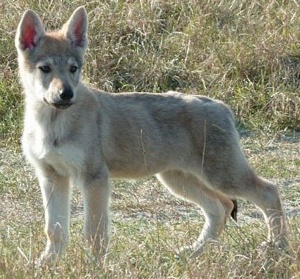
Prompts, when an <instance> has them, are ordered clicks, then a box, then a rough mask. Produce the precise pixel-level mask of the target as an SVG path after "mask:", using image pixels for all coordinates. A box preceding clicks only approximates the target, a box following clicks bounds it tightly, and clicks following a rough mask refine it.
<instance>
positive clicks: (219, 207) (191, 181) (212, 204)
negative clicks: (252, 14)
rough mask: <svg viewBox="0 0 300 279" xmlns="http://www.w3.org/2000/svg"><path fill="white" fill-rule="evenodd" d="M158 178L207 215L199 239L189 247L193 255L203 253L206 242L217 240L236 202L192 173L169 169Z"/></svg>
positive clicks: (177, 194) (173, 191)
mask: <svg viewBox="0 0 300 279" xmlns="http://www.w3.org/2000/svg"><path fill="white" fill-rule="evenodd" d="M157 178H158V179H159V180H160V181H161V182H162V183H163V184H164V185H165V186H166V187H167V188H169V189H170V191H171V192H172V193H173V194H174V195H176V196H178V197H181V198H182V199H185V200H188V201H191V202H193V203H195V204H197V205H198V206H200V207H201V209H202V211H203V213H204V216H205V224H204V226H203V229H202V231H201V233H200V235H199V237H198V239H197V241H196V242H195V243H193V244H192V245H191V246H189V247H187V249H188V250H191V252H192V255H200V254H202V253H203V249H204V246H205V243H207V242H210V241H215V240H217V238H218V235H219V233H220V232H221V230H222V229H223V227H224V225H225V222H226V219H227V217H228V216H230V214H231V212H232V210H233V208H234V203H233V202H232V201H231V200H230V199H228V198H226V197H225V196H221V195H219V194H218V193H216V192H213V191H212V190H210V189H208V188H207V187H206V186H205V184H204V183H203V182H202V181H200V180H199V179H198V178H196V177H195V176H193V175H191V174H185V173H183V172H181V171H167V172H163V173H160V174H158V175H157Z"/></svg>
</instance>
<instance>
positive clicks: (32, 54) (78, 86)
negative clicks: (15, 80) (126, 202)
mask: <svg viewBox="0 0 300 279" xmlns="http://www.w3.org/2000/svg"><path fill="white" fill-rule="evenodd" d="M86 47H87V15H86V11H85V9H84V8H83V7H80V8H78V9H77V10H76V11H75V12H74V13H73V15H72V16H71V18H70V19H69V21H68V22H67V23H66V24H65V25H64V27H63V28H62V29H61V30H59V31H56V32H51V33H46V32H45V31H44V28H43V25H42V23H41V20H40V19H39V17H38V16H37V15H36V14H35V13H34V12H32V11H30V10H29V11H26V12H25V13H24V15H23V17H22V19H21V21H20V24H19V26H18V29H17V35H16V48H17V50H18V61H19V68H20V77H21V81H22V84H23V87H24V90H25V94H26V95H25V96H26V110H25V127H24V133H23V138H22V144H23V149H24V153H25V154H26V156H27V158H28V160H29V161H30V162H31V163H32V165H33V166H34V167H35V170H36V174H37V176H38V179H39V183H40V187H41V191H42V196H43V203H44V207H45V218H46V225H45V232H46V235H47V246H46V249H45V251H44V253H43V255H42V258H41V260H42V261H44V260H49V259H53V258H55V257H56V256H57V255H59V254H61V252H62V251H63V249H64V247H65V246H66V244H67V242H68V240H69V214H70V213H69V212H70V206H69V199H70V192H71V187H70V185H72V184H76V185H78V186H79V187H80V189H81V191H82V194H83V198H84V218H85V223H84V232H85V237H86V239H87V241H88V243H89V246H90V247H91V248H92V250H93V251H94V252H95V254H96V255H97V256H98V255H101V254H103V253H105V252H106V249H107V245H108V241H109V237H108V230H109V205H108V203H109V196H110V182H109V181H110V179H111V178H139V177H143V176H149V175H156V176H157V177H158V179H159V180H160V181H161V182H162V183H163V184H165V185H166V186H167V187H168V188H169V189H170V191H171V192H173V193H174V194H175V195H177V196H179V197H181V198H184V199H186V200H189V201H191V202H193V203H195V204H197V205H199V206H200V207H201V209H202V210H203V213H204V215H205V219H206V222H205V225H204V228H203V230H202V232H201V234H200V236H199V239H198V240H197V242H196V243H195V244H194V245H193V246H192V247H189V248H190V249H191V250H192V253H194V254H200V253H202V251H203V247H204V244H205V243H206V242H207V241H209V240H215V239H217V237H218V234H219V232H220V231H221V230H222V228H223V226H224V223H225V221H226V218H227V217H228V215H229V214H230V212H231V211H232V209H233V202H232V201H231V199H235V198H243V199H246V200H249V201H251V202H253V203H255V204H256V205H257V206H258V207H259V208H260V209H261V210H262V212H263V213H264V216H265V219H266V223H267V225H268V229H269V235H268V237H269V240H270V241H275V242H278V243H280V244H282V245H284V244H285V234H286V225H285V220H284V214H283V212H282V208H281V204H280V199H279V196H278V191H277V188H276V187H275V186H274V185H273V184H271V183H270V182H267V181H265V180H264V179H262V178H259V177H258V176H256V175H255V174H254V172H253V171H252V170H251V168H250V167H249V165H248V163H247V161H246V159H245V157H244V155H243V153H242V151H241V149H240V145H239V137H238V134H237V132H236V129H235V123H234V119H233V115H232V112H231V110H230V109H229V108H228V107H227V106H226V105H224V104H223V103H222V102H220V101H216V100H212V99H209V98H207V97H204V96H188V95H183V94H179V93H176V92H168V93H165V94H150V93H124V94H107V93H104V92H101V91H98V90H96V89H92V88H89V87H87V86H85V85H84V84H83V83H82V82H81V81H80V73H81V68H82V65H83V56H84V53H85V50H86Z"/></svg>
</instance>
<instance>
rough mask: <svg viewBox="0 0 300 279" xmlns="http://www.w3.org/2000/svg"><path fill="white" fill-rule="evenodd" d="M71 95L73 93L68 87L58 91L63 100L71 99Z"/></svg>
mask: <svg viewBox="0 0 300 279" xmlns="http://www.w3.org/2000/svg"><path fill="white" fill-rule="evenodd" d="M73 96H74V93H73V90H72V89H71V88H70V87H66V88H64V89H63V90H62V91H61V92H60V98H61V99H62V100H64V101H67V100H71V99H72V98H73Z"/></svg>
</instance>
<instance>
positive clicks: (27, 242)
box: [0, 135, 300, 279]
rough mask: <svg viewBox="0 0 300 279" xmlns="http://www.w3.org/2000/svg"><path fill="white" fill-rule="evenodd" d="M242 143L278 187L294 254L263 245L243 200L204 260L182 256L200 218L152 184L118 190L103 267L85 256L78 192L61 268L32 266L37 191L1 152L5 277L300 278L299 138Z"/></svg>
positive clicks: (39, 238) (38, 247)
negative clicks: (67, 244)
mask: <svg viewBox="0 0 300 279" xmlns="http://www.w3.org/2000/svg"><path fill="white" fill-rule="evenodd" d="M242 141H243V144H244V146H245V150H246V153H247V155H248V157H249V160H250V162H251V164H252V165H253V166H255V168H256V169H258V170H259V171H260V172H261V174H262V175H264V176H266V177H269V178H270V177H272V179H273V180H274V181H276V182H277V184H278V186H279V189H280V191H281V196H282V198H283V202H284V207H285V209H286V213H287V216H288V223H289V227H290V236H289V237H290V246H291V247H290V254H286V253H285V252H284V251H278V250H276V249H265V248H264V247H262V246H260V243H261V242H262V241H264V240H265V237H266V234H265V233H266V227H265V225H264V222H263V219H262V216H261V214H260V212H259V211H258V210H257V209H256V208H255V207H254V206H253V205H251V204H249V203H246V202H242V201H240V202H239V207H240V209H239V222H238V224H235V223H233V222H232V221H230V222H229V223H228V224H227V226H226V229H225V231H224V232H223V234H222V235H221V238H220V241H219V243H217V244H216V245H214V246H212V247H208V250H207V252H206V254H205V255H204V256H202V257H199V258H196V259H188V258H184V257H182V258H177V257H176V253H177V252H178V251H179V248H180V246H182V245H185V244H188V243H191V242H192V241H193V240H195V238H196V237H197V235H198V233H199V230H200V229H201V226H202V225H203V217H201V214H199V213H200V212H199V210H198V209H197V208H196V207H195V206H193V205H191V204H188V203H185V202H182V201H180V200H178V199H175V198H174V197H172V196H171V195H170V194H169V193H168V192H167V191H166V190H165V189H164V188H163V187H162V186H160V185H159V184H158V183H157V181H156V180H155V179H152V178H150V179H145V180H143V181H127V182H115V183H114V184H113V195H112V204H111V208H112V220H113V223H112V239H111V247H110V254H109V256H108V261H107V262H106V263H105V264H104V265H102V266H97V265H96V264H95V263H93V262H91V261H89V258H88V256H87V255H86V253H85V250H84V244H83V240H82V211H83V205H82V200H81V195H80V193H79V192H78V191H77V190H76V189H75V190H74V195H73V205H72V221H71V244H70V247H69V248H68V250H67V252H66V254H65V256H64V257H63V258H62V259H61V260H60V262H58V263H57V264H56V265H54V266H52V267H42V268H39V267H37V266H36V265H35V264H34V260H35V259H36V258H37V257H38V256H39V254H40V253H41V251H42V250H43V246H44V242H45V237H44V234H43V223H44V217H43V210H42V202H41V197H40V192H39V190H38V187H37V185H36V184H37V183H36V180H35V179H34V176H33V172H32V170H31V168H30V167H28V165H27V164H26V163H24V158H23V157H21V156H20V154H19V153H17V152H8V151H7V150H6V149H1V150H0V162H1V169H0V171H1V176H0V194H1V201H0V208H1V210H0V235H1V239H0V254H1V257H0V278H22V279H23V278H61V277H62V278H76V277H79V278H278V279H281V278H289V279H290V278H300V264H299V263H300V246H299V243H300V239H299V236H300V230H299V228H300V226H299V225H300V223H299V216H300V215H299V214H300V207H299V204H300V192H299V183H300V177H299V154H300V145H299V142H300V141H299V135H298V136H290V137H279V138H276V139H275V138H270V137H266V136H264V137H259V136H257V135H252V136H251V137H244V138H243V140H242ZM275 157H276V158H277V160H275ZM279 158H280V160H279ZM268 166H270V168H268ZM1 276H2V277H1Z"/></svg>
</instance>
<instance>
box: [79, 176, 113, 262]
mask: <svg viewBox="0 0 300 279" xmlns="http://www.w3.org/2000/svg"><path fill="white" fill-rule="evenodd" d="M81 190H82V193H83V200H84V234H85V238H86V240H87V244H88V248H89V250H90V251H91V252H92V254H93V256H94V257H95V259H96V260H97V261H98V260H101V258H102V256H104V255H105V253H106V250H107V246H108V242H109V223H110V220H109V198H110V182H109V179H108V177H107V176H106V175H104V176H102V177H101V178H99V177H92V178H91V177H87V179H86V180H85V181H84V183H83V185H82V188H81Z"/></svg>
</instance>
